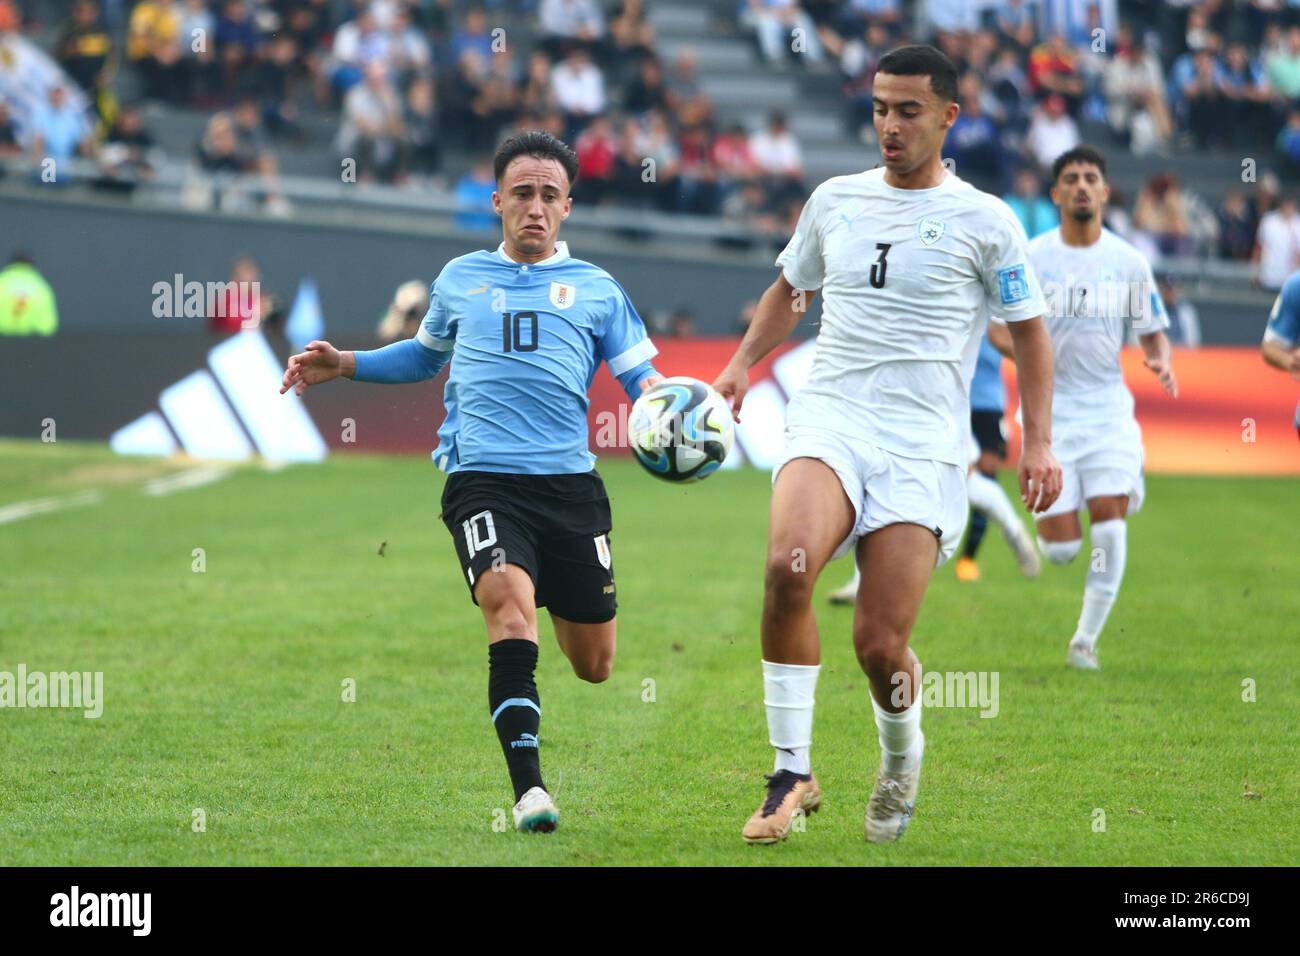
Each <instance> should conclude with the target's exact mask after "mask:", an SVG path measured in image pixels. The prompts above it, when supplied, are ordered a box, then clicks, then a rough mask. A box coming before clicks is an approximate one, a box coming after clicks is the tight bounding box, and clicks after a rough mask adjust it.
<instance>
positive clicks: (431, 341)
mask: <svg viewBox="0 0 1300 956" xmlns="http://www.w3.org/2000/svg"><path fill="white" fill-rule="evenodd" d="M415 340H416V341H417V342H419V343H420V344H421V345H423V346H424V347H425V348H426V349H433V350H434V351H435V352H450V351H451V349H452V346H453V345H454V344H455V343H454V342H453V341H452V340H451V339H440V338H435V337H434V336H432V335H430V334H429V332H428V330H427V329H425V327H424V326H423V325H421V326H420V329H419V331H418V332H416V333H415Z"/></svg>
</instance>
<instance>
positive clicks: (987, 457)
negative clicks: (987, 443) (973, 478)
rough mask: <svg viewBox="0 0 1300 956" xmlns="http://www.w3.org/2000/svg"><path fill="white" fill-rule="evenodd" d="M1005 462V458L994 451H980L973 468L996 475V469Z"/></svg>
mask: <svg viewBox="0 0 1300 956" xmlns="http://www.w3.org/2000/svg"><path fill="white" fill-rule="evenodd" d="M1005 464H1006V459H1005V458H1002V457H1001V456H1000V455H998V453H997V452H995V451H982V452H980V456H979V458H978V459H977V460H976V462H975V468H976V469H977V470H978V471H979V472H980V473H981V474H985V475H996V474H997V473H998V469H1000V468H1002V467H1003V466H1004V465H1005Z"/></svg>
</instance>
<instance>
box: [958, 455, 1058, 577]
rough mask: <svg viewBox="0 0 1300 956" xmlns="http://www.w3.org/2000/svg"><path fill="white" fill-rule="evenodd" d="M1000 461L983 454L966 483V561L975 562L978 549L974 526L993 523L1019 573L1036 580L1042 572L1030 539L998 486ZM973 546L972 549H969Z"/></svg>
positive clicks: (1012, 506)
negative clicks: (968, 514) (968, 513)
mask: <svg viewBox="0 0 1300 956" xmlns="http://www.w3.org/2000/svg"><path fill="white" fill-rule="evenodd" d="M998 465H999V458H998V455H997V453H996V452H995V451H987V450H986V451H983V452H981V453H980V457H979V460H978V461H977V462H976V463H975V467H974V468H972V469H971V472H970V474H969V475H968V476H967V479H966V495H967V497H968V498H969V499H970V503H971V508H972V509H973V511H972V515H971V530H970V532H969V533H968V536H967V543H966V553H965V554H964V555H963V559H962V560H964V559H965V558H968V557H969V558H971V559H973V558H974V548H978V547H979V540H980V537H981V536H982V532H977V531H976V522H977V521H978V520H979V519H980V518H981V517H983V518H984V519H985V524H987V521H992V522H993V523H994V524H996V525H997V526H998V528H999V529H1000V530H1001V531H1002V536H1003V537H1004V538H1005V539H1006V541H1007V544H1008V545H1009V546H1010V547H1011V550H1012V552H1013V553H1014V554H1015V556H1016V563H1017V564H1019V565H1020V570H1021V572H1022V573H1023V574H1024V575H1025V576H1026V577H1029V578H1036V577H1038V574H1039V572H1040V570H1041V565H1040V563H1039V560H1038V554H1037V553H1036V552H1035V551H1034V543H1033V539H1032V538H1030V536H1029V532H1028V531H1026V530H1025V525H1024V523H1023V522H1022V521H1021V520H1020V514H1019V512H1018V511H1017V510H1016V506H1015V505H1013V504H1012V503H1011V499H1010V498H1008V497H1007V493H1006V492H1005V491H1003V489H1002V486H1001V485H1000V484H998V480H997V473H998ZM972 542H973V543H974V547H972ZM957 567H958V577H961V567H962V561H961V560H959V561H958V562H957Z"/></svg>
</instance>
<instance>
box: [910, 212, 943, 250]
mask: <svg viewBox="0 0 1300 956" xmlns="http://www.w3.org/2000/svg"><path fill="white" fill-rule="evenodd" d="M944 228H945V224H944V222H943V220H942V219H922V220H921V221H920V222H918V223H917V224H916V234H917V236H918V237H919V238H920V240H921V241H922V242H923V243H925V244H926V245H927V246H932V245H934V244H935V243H936V242H938V241H939V240H940V239H942V238H943V231H944Z"/></svg>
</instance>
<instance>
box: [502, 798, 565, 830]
mask: <svg viewBox="0 0 1300 956" xmlns="http://www.w3.org/2000/svg"><path fill="white" fill-rule="evenodd" d="M512 812H513V813H514V815H515V829H516V830H518V831H519V832H520V833H550V832H551V831H553V830H554V829H555V828H556V827H558V826H559V825H560V810H559V808H558V807H556V805H555V801H554V800H552V799H551V795H550V794H549V793H547V792H546V791H545V790H543V789H542V788H541V787H533V788H532V789H530V790H528V791H526V792H525V793H524V795H523V796H522V797H520V798H519V802H518V803H516V804H515V808H514V810H513V811H512Z"/></svg>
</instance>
